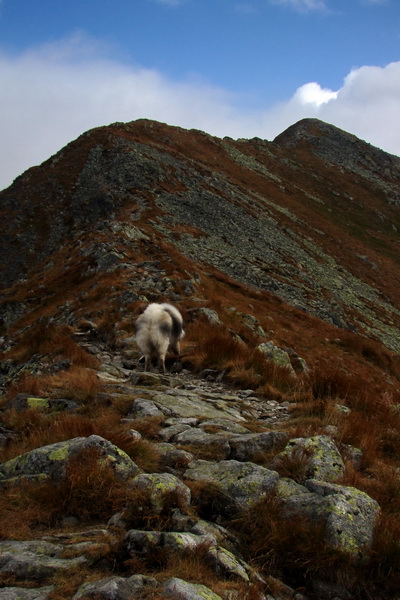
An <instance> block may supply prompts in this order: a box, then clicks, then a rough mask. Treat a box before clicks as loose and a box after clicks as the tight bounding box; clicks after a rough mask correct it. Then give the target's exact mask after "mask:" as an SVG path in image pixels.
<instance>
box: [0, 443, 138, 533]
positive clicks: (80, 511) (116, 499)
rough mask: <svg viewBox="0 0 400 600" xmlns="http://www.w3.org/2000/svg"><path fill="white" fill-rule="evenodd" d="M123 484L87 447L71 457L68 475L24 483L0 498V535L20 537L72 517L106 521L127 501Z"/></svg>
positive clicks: (7, 490)
mask: <svg viewBox="0 0 400 600" xmlns="http://www.w3.org/2000/svg"><path fill="white" fill-rule="evenodd" d="M127 493H128V492H127V487H126V484H124V483H123V482H121V481H119V480H118V479H117V477H116V475H115V473H114V471H113V470H112V469H111V468H110V467H109V466H108V465H105V464H104V463H102V461H101V460H99V454H98V451H97V450H96V449H93V448H89V449H87V450H84V451H82V452H81V453H79V454H78V455H77V456H76V457H73V458H71V459H70V461H69V464H68V468H67V477H66V479H65V480H64V481H62V482H61V483H59V484H56V483H54V482H52V481H47V482H44V483H30V482H29V481H26V482H24V484H22V485H17V486H11V487H10V488H8V489H6V490H4V493H3V494H2V495H1V498H0V537H1V538H2V539H23V538H24V537H27V538H28V539H29V537H30V536H31V535H32V530H39V531H40V530H42V529H47V528H51V527H55V526H57V525H59V524H60V523H61V522H62V520H63V519H64V518H65V517H68V516H72V517H75V518H77V519H78V520H79V521H81V522H97V521H104V520H108V519H109V518H110V517H111V516H112V514H114V513H115V512H116V511H118V510H120V509H121V508H122V507H123V506H125V503H126V501H127Z"/></svg>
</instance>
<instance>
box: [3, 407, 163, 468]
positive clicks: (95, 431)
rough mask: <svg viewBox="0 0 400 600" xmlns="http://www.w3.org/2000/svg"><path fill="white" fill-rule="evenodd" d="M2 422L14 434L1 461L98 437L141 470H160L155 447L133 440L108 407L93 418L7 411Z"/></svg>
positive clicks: (144, 440)
mask: <svg viewBox="0 0 400 600" xmlns="http://www.w3.org/2000/svg"><path fill="white" fill-rule="evenodd" d="M3 423H4V424H5V425H7V426H8V427H10V428H11V429H13V430H15V431H16V432H18V433H17V435H16V437H15V439H14V440H13V441H11V442H10V444H9V445H8V446H7V447H5V448H3V449H2V450H1V451H0V461H1V462H5V461H6V460H10V459H11V458H13V457H14V456H18V455H20V454H23V453H25V452H29V451H30V450H33V449H35V448H40V447H42V446H47V445H49V444H54V443H56V442H60V441H64V440H69V439H72V438H75V437H88V436H90V435H99V436H101V437H103V438H105V439H107V440H109V441H110V442H111V443H113V444H115V445H116V446H118V448H120V449H121V450H123V451H124V452H126V453H127V454H128V456H130V458H131V459H132V460H133V461H134V462H135V463H136V464H137V465H138V466H139V467H140V468H141V469H143V470H144V471H146V472H155V471H159V469H160V460H161V458H160V453H159V451H158V450H157V448H156V447H155V446H154V445H153V444H152V443H151V442H150V441H148V440H146V439H141V440H136V439H135V438H134V437H133V436H132V435H131V433H130V429H132V427H131V424H130V423H129V424H121V423H120V417H119V415H118V414H117V413H115V412H114V411H113V410H112V408H109V409H104V410H103V411H101V412H99V413H98V414H97V416H93V417H89V416H85V415H81V414H70V413H61V414H46V413H42V412H40V411H38V410H36V409H29V410H27V411H24V412H16V411H7V412H6V413H4V419H3Z"/></svg>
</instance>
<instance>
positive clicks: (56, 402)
mask: <svg viewBox="0 0 400 600" xmlns="http://www.w3.org/2000/svg"><path fill="white" fill-rule="evenodd" d="M6 408H7V409H14V410H16V411H17V412H22V411H24V410H27V409H29V408H34V409H36V410H40V411H44V412H50V411H67V412H74V411H76V410H77V409H78V408H79V404H78V403H77V402H75V401H74V400H67V399H65V398H41V397H36V396H30V395H29V394H22V393H21V394H17V395H16V396H15V398H13V399H12V400H10V402H8V404H7V405H6Z"/></svg>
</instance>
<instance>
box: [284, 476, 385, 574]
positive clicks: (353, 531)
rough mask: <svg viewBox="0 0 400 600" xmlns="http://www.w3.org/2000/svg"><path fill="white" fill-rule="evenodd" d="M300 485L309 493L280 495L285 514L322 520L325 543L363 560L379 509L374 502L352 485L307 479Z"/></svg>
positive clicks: (353, 557)
mask: <svg viewBox="0 0 400 600" xmlns="http://www.w3.org/2000/svg"><path fill="white" fill-rule="evenodd" d="M301 487H303V486H301ZM304 487H306V488H307V489H308V490H309V491H310V492H311V494H305V493H303V491H301V493H300V494H299V495H297V494H291V495H290V496H286V497H283V496H282V495H281V498H282V500H283V508H284V512H285V514H287V515H288V516H291V517H298V518H302V517H307V518H309V519H311V521H314V522H324V523H325V524H326V542H327V543H328V545H330V546H331V547H332V548H334V549H336V550H339V551H341V552H343V553H344V554H347V555H348V556H349V558H350V559H351V560H354V561H355V562H363V561H364V560H365V558H366V556H367V555H368V549H369V547H370V546H371V543H372V538H373V531H374V527H375V525H376V521H377V517H378V515H379V512H380V509H379V505H378V503H377V502H376V501H375V500H373V499H372V498H370V497H369V496H368V495H367V494H365V493H364V492H361V491H360V490H357V489H356V488H352V487H347V486H342V485H337V484H332V483H326V482H323V481H318V480H315V479H310V480H307V481H306V482H305V483H304Z"/></svg>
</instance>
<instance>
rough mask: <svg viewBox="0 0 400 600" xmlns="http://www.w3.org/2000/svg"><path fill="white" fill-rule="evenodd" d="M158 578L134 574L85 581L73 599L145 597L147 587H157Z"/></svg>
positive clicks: (121, 599)
mask: <svg viewBox="0 0 400 600" xmlns="http://www.w3.org/2000/svg"><path fill="white" fill-rule="evenodd" d="M157 585H158V584H157V580H156V579H154V578H153V577H145V576H143V575H133V576H132V577H128V578H125V577H107V578H105V579H100V580H98V581H92V582H89V583H84V584H83V585H81V586H80V588H79V590H78V591H77V593H76V594H75V595H74V596H73V597H72V600H90V599H93V600H133V599H134V598H143V592H144V591H145V589H146V588H147V589H149V588H150V589H153V590H154V589H155V588H156V587H157Z"/></svg>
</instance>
